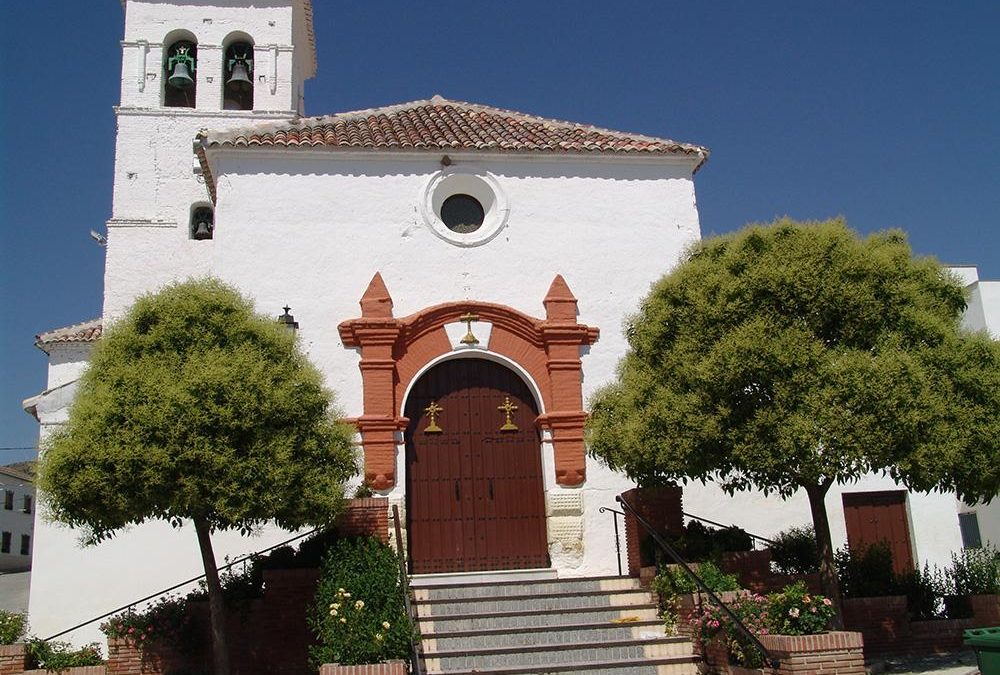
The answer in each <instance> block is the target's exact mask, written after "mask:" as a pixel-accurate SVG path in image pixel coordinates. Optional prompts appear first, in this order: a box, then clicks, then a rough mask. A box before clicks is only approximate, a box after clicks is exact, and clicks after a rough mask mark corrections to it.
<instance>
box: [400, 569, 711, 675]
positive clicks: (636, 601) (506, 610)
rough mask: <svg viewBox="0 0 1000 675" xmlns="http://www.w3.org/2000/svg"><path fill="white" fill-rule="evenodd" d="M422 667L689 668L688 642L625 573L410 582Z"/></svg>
mask: <svg viewBox="0 0 1000 675" xmlns="http://www.w3.org/2000/svg"><path fill="white" fill-rule="evenodd" d="M414 596H415V606H416V609H417V614H418V617H419V624H420V632H421V635H422V639H423V644H422V646H423V662H424V666H425V670H426V672H427V673H428V675H437V674H444V673H446V674H448V675H461V674H464V673H468V674H471V673H477V674H478V675H483V674H484V673H496V674H497V675H504V674H509V675H529V674H541V673H587V675H601V674H602V673H606V674H607V675H624V674H625V673H631V674H632V675H654V674H663V675H696V673H697V665H696V664H697V663H698V661H699V660H700V659H698V657H696V656H694V654H693V648H692V645H691V643H690V642H689V641H688V640H687V639H686V638H682V637H676V636H667V635H665V633H664V630H663V624H662V622H661V621H660V620H659V619H658V617H657V608H656V605H655V604H654V603H653V598H652V597H651V596H650V594H649V593H648V592H646V591H643V590H642V589H641V588H640V587H639V585H638V582H637V581H636V580H634V579H628V578H621V577H599V578H581V579H562V580H553V579H541V580H536V581H524V580H516V581H503V582H492V583H475V584H443V585H442V584H438V585H435V586H419V585H418V586H416V587H415V588H414Z"/></svg>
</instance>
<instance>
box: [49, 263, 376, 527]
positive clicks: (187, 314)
mask: <svg viewBox="0 0 1000 675" xmlns="http://www.w3.org/2000/svg"><path fill="white" fill-rule="evenodd" d="M332 403H333V402H332V395H331V394H330V393H329V392H328V391H326V390H325V389H324V388H323V386H322V384H321V378H320V374H319V372H318V371H317V370H316V369H315V368H314V367H313V366H312V365H310V364H309V362H308V361H307V359H306V358H305V357H304V356H303V355H302V354H301V353H300V352H299V351H298V350H297V348H296V346H295V338H294V336H293V335H291V334H289V333H288V331H287V330H286V329H284V328H282V327H281V326H279V325H278V324H277V323H276V322H275V321H274V320H273V319H269V318H266V317H262V316H258V315H256V314H254V312H253V308H252V305H251V303H250V302H249V301H248V300H247V299H245V298H243V297H241V296H240V295H239V294H238V293H237V292H236V291H234V290H232V289H231V288H229V287H227V286H226V285H224V284H223V283H222V282H220V281H217V280H214V279H206V280H198V281H188V282H184V283H177V284H174V285H171V286H168V287H167V288H165V289H163V290H162V291H160V292H159V293H156V294H152V295H146V296H143V297H141V298H139V299H138V300H137V301H136V303H135V304H134V306H133V307H132V309H131V310H130V311H129V312H128V313H127V314H126V315H125V316H124V317H122V318H121V319H119V320H117V321H115V322H114V324H113V325H112V326H111V327H110V330H108V331H107V332H106V333H105V335H104V337H103V338H102V339H101V341H100V342H99V343H98V345H97V346H96V348H95V350H94V353H93V357H92V359H91V364H90V367H89V368H88V369H87V371H86V372H85V373H84V375H83V377H82V378H81V380H80V383H79V389H78V392H77V397H76V400H75V402H74V404H73V406H72V408H71V411H70V416H69V422H68V424H67V425H66V426H65V428H64V429H63V430H61V431H60V432H58V433H57V434H55V435H54V436H53V437H52V438H51V441H50V442H49V443H48V444H47V449H46V451H45V453H44V455H43V460H42V462H41V466H40V485H41V487H42V489H43V490H44V492H45V493H46V495H47V497H48V506H49V509H50V511H51V514H52V516H53V517H54V518H55V519H56V520H59V521H61V522H64V523H68V524H69V525H72V526H80V527H84V528H89V530H90V531H91V532H92V534H93V538H94V539H95V540H97V541H100V540H101V539H104V538H107V537H109V536H112V535H113V534H114V533H115V532H116V531H118V530H120V529H122V528H124V527H126V526H129V525H134V524H138V523H142V522H143V521H145V520H147V519H166V520H168V521H170V522H172V523H174V524H175V525H177V524H180V522H181V521H182V520H184V519H187V518H193V519H195V520H196V523H197V522H202V523H205V524H206V525H207V526H208V527H209V528H210V529H221V530H226V529H240V530H243V531H247V530H250V529H252V528H253V527H255V526H257V525H260V524H262V523H264V522H266V521H269V520H272V519H273V520H275V521H276V522H277V523H278V524H279V525H281V526H283V527H286V528H297V527H300V526H302V525H305V524H307V523H323V522H327V521H328V520H329V519H331V518H332V517H333V515H334V514H335V512H336V511H337V509H338V507H339V504H340V502H341V499H342V497H343V481H344V480H345V479H346V478H347V477H349V476H350V475H353V474H354V472H355V471H356V467H355V459H354V451H353V448H352V444H351V440H352V432H351V430H350V428H349V427H347V426H346V425H344V424H342V423H340V422H337V421H336V419H335V411H334V410H333V409H332Z"/></svg>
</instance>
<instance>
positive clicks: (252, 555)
mask: <svg viewBox="0 0 1000 675" xmlns="http://www.w3.org/2000/svg"><path fill="white" fill-rule="evenodd" d="M322 529H323V528H322V527H316V528H313V529H311V530H309V531H308V532H305V533H303V534H298V535H295V536H294V537H292V538H291V539H286V540H285V541H282V542H280V543H277V544H275V545H274V546H268V547H267V548H264V549H261V550H259V551H255V552H254V553H249V554H247V555H245V556H243V557H242V558H237V559H236V560H234V561H232V562H231V563H226V564H225V565H222V566H220V567H218V568H216V571H218V572H221V571H222V570H227V569H229V568H230V567H235V566H236V565H239V564H240V563H242V562H246V561H247V560H252V559H253V558H256V557H257V556H260V555H263V554H264V553H267V552H268V551H273V550H274V549H276V548H281V547H282V546H284V545H285V544H290V543H292V542H293V541H297V540H299V539H302V538H303V537H308V536H309V535H310V534H313V533H315V532H319V531H320V530H322ZM204 578H205V575H204V574H199V575H198V576H196V577H191V578H190V579H188V580H186V581H182V582H180V583H179V584H174V585H173V586H171V587H169V588H164V589H163V590H162V591H157V592H156V593H153V594H151V595H147V596H146V597H144V598H139V599H138V600H133V601H132V602H130V603H128V604H127V605H122V606H121V607H118V608H117V609H113V610H111V611H110V612H105V613H104V614H101V615H100V616H95V617H94V618H93V619H88V620H86V621H84V622H83V623H78V624H76V625H75V626H73V627H72V628H67V629H66V630H64V631H61V632H59V633H56V634H55V635H52V636H50V637H47V638H45V639H44V640H42V642H48V641H49V640H55V639H56V638H57V637H62V636H63V635H65V634H66V633H72V632H73V631H75V630H76V629H77V628H83V627H84V626H89V625H90V624H92V623H94V622H95V621H100V620H101V619H105V618H107V617H109V616H112V615H114V614H117V613H118V612H121V611H124V610H126V609H131V608H133V607H135V606H136V605H138V604H140V603H143V602H146V601H147V600H152V599H153V598H158V597H160V596H161V595H165V594H167V593H169V592H170V591H176V590H177V589H178V588H180V587H181V586H187V585H188V584H193V583H194V582H196V581H200V580H202V579H204Z"/></svg>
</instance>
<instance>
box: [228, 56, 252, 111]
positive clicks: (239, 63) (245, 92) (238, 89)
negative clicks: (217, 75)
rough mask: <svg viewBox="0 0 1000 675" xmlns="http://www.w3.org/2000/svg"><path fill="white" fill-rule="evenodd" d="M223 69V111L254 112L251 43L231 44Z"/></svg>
mask: <svg viewBox="0 0 1000 675" xmlns="http://www.w3.org/2000/svg"><path fill="white" fill-rule="evenodd" d="M222 68H223V72H222V81H223V83H224V84H223V85H222V107H223V109H225V110H253V45H252V44H250V43H249V42H234V43H233V44H231V45H230V46H229V49H227V50H226V58H225V61H224V62H223V64H222Z"/></svg>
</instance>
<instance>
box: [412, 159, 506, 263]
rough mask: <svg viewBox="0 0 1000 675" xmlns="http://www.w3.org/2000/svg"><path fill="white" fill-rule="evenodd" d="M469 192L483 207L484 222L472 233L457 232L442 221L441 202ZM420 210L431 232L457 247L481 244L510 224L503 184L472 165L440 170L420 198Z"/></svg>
mask: <svg viewBox="0 0 1000 675" xmlns="http://www.w3.org/2000/svg"><path fill="white" fill-rule="evenodd" d="M461 194H465V195H469V196H470V197H473V198H475V199H476V200H477V201H478V202H479V203H480V204H481V205H482V207H483V212H484V215H483V224H482V225H480V226H479V228H478V229H476V230H474V231H472V232H455V231H454V230H452V229H451V228H449V227H448V226H447V225H445V224H444V221H443V220H441V205H442V204H444V200H446V199H447V198H448V197H452V196H454V195H461ZM420 213H421V216H422V217H423V219H424V222H425V223H426V224H427V226H428V227H429V228H430V230H431V232H433V233H434V234H435V235H437V237H438V238H440V239H443V240H444V241H446V242H448V243H450V244H454V245H455V246H463V247H472V246H482V245H483V244H486V243H488V242H489V241H491V240H492V239H493V238H494V237H496V236H497V235H498V234H500V232H501V231H502V230H503V229H504V227H505V226H506V225H507V217H508V215H509V214H510V209H509V207H508V205H507V196H506V194H504V191H503V190H502V189H501V188H500V183H499V182H498V181H497V179H496V178H494V177H493V176H492V175H491V174H490V173H489V172H487V171H477V170H475V169H474V168H472V167H468V166H466V167H463V168H461V169H455V168H448V169H445V170H442V171H438V172H437V173H435V174H434V175H433V176H431V179H430V180H429V181H428V183H427V185H426V186H425V188H424V190H423V194H422V195H421V200H420Z"/></svg>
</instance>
